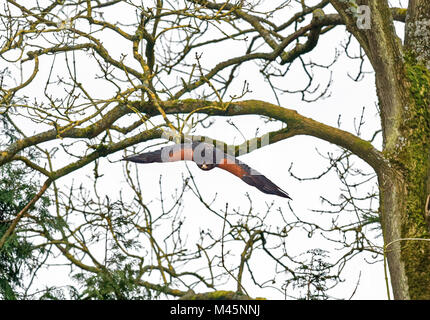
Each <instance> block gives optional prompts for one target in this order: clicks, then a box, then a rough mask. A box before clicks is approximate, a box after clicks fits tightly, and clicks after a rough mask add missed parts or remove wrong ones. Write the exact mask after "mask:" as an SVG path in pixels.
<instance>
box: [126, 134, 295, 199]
mask: <svg viewBox="0 0 430 320" xmlns="http://www.w3.org/2000/svg"><path fill="white" fill-rule="evenodd" d="M122 160H125V161H132V162H138V163H154V162H172V161H182V160H190V161H194V162H195V163H196V164H197V166H198V167H199V168H200V169H202V170H205V171H207V170H212V169H213V168H215V167H218V168H220V169H224V170H227V171H228V172H230V173H232V174H234V175H235V176H237V177H239V178H240V179H242V180H243V181H244V182H246V183H247V184H249V185H251V186H254V187H256V188H257V189H258V190H260V191H262V192H264V193H267V194H273V195H277V196H280V197H283V198H288V199H291V197H290V196H289V195H288V193H286V192H285V191H284V190H282V189H281V188H279V187H278V186H277V185H275V184H274V183H273V182H272V181H270V180H269V179H268V178H266V177H265V176H264V175H262V174H261V173H259V172H258V171H257V170H254V169H252V168H251V167H249V166H248V165H247V164H245V163H243V162H242V161H240V160H238V159H236V157H233V156H231V155H229V154H226V153H224V151H222V150H220V149H218V148H216V147H214V146H213V145H212V144H208V143H204V142H198V141H194V142H189V143H181V144H176V145H172V146H167V147H164V148H161V149H159V150H157V151H152V152H146V153H142V154H138V155H133V156H130V157H125V158H123V159H122Z"/></svg>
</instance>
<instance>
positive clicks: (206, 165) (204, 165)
mask: <svg viewBox="0 0 430 320" xmlns="http://www.w3.org/2000/svg"><path fill="white" fill-rule="evenodd" d="M197 166H198V167H199V168H200V169H202V170H205V171H208V170H211V169H213V168H215V164H209V163H202V164H198V163H197Z"/></svg>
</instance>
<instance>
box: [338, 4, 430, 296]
mask: <svg viewBox="0 0 430 320" xmlns="http://www.w3.org/2000/svg"><path fill="white" fill-rule="evenodd" d="M331 3H332V4H333V6H334V7H335V8H336V10H337V11H338V12H339V14H340V15H341V16H342V18H343V20H344V21H345V24H346V26H347V29H348V30H349V31H350V32H351V33H352V34H354V36H355V38H356V39H357V40H358V41H359V43H360V45H361V46H362V47H363V49H364V50H365V52H366V55H367V57H368V58H369V60H370V62H371V64H372V66H373V68H374V71H375V80H376V89H377V95H378V100H379V107H380V116H381V125H382V134H383V154H384V157H385V161H384V163H381V164H380V165H379V166H378V167H376V168H375V170H376V171H377V174H378V181H379V186H380V214H381V222H382V229H383V234H384V242H385V248H386V257H387V260H388V266H389V270H390V276H391V284H392V288H393V293H394V297H395V298H396V299H430V228H429V224H428V223H427V219H426V200H427V197H428V194H429V193H430V174H429V173H430V160H429V155H430V112H429V108H430V104H429V102H430V72H429V68H430V1H428V0H410V1H409V6H408V11H407V18H406V24H405V43H404V44H402V43H401V41H400V39H399V38H398V37H397V35H396V32H395V28H394V24H393V18H392V15H391V11H390V8H389V6H388V1H386V0H385V1H384V0H372V1H370V0H362V1H360V2H359V4H363V5H367V6H368V7H369V8H370V12H371V27H370V29H360V28H358V27H357V25H356V21H355V19H354V15H352V14H351V12H354V11H353V10H354V7H353V4H354V3H355V1H354V2H353V1H339V0H331Z"/></svg>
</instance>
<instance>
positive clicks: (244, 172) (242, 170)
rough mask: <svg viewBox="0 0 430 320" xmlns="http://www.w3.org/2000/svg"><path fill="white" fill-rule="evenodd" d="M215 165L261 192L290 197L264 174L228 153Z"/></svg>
mask: <svg viewBox="0 0 430 320" xmlns="http://www.w3.org/2000/svg"><path fill="white" fill-rule="evenodd" d="M216 166H217V167H218V168H220V169H224V170H227V171H228V172H230V173H232V174H234V175H235V176H237V177H239V178H240V179H242V180H243V181H244V182H246V183H247V184H249V185H251V186H254V187H256V188H257V189H258V190H260V191H261V192H264V193H267V194H274V195H277V196H280V197H283V198H287V199H291V197H290V196H289V195H288V193H287V192H285V191H284V190H282V189H281V188H279V187H278V186H277V185H276V184H274V183H273V182H272V181H270V180H269V179H268V178H267V177H266V176H264V175H263V174H261V173H260V172H258V171H257V170H255V169H252V168H251V167H250V166H248V165H247V164H246V163H243V162H242V161H240V160H238V159H236V158H234V157H232V156H230V155H227V154H225V157H224V158H223V159H222V160H221V161H220V163H218V164H217V165H216Z"/></svg>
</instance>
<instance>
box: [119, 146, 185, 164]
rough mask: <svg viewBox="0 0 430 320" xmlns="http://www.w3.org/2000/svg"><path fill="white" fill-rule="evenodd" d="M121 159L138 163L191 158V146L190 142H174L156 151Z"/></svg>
mask: <svg viewBox="0 0 430 320" xmlns="http://www.w3.org/2000/svg"><path fill="white" fill-rule="evenodd" d="M122 160H125V161H132V162H138V163H154V162H172V161H181V160H193V147H192V144H191V143H183V144H175V145H172V146H167V147H164V148H161V149H159V150H156V151H151V152H145V153H142V154H137V155H133V156H130V157H125V158H123V159H122Z"/></svg>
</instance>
